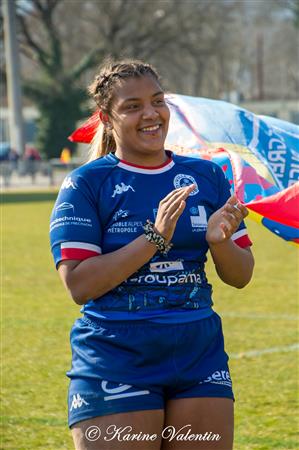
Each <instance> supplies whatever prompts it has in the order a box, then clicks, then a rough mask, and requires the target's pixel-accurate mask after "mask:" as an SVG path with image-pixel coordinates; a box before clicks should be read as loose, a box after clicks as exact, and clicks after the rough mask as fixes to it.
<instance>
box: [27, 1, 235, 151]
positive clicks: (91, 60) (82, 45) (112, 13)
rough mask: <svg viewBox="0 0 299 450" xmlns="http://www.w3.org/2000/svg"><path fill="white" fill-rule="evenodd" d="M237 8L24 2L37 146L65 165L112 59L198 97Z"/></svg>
mask: <svg viewBox="0 0 299 450" xmlns="http://www.w3.org/2000/svg"><path fill="white" fill-rule="evenodd" d="M235 3H237V2H234V1H230V2H225V1H220V2H207V1H206V0H198V1H197V2H191V1H189V2H182V1H180V0H152V1H151V2H149V1H148V0H138V1H135V0H100V1H96V0H86V1H75V0H68V1H64V0H27V1H24V0H23V1H20V2H19V3H18V6H19V7H18V19H19V26H20V44H21V49H22V52H23V54H24V55H25V56H26V58H27V59H28V58H29V59H30V60H32V61H34V65H33V66H32V67H31V71H30V72H29V76H28V75H27V76H26V77H25V79H24V92H25V94H26V95H27V96H28V97H29V98H30V99H31V100H32V101H33V102H34V104H35V105H36V106H37V108H38V110H39V112H40V119H39V123H38V136H37V142H36V144H37V146H38V148H39V149H40V150H41V152H42V153H43V154H44V155H47V156H48V157H57V156H58V155H59V154H60V152H61V148H63V147H64V146H65V145H66V144H67V136H68V135H69V134H70V133H71V131H72V130H73V129H74V128H75V126H76V122H77V121H78V120H79V119H80V118H82V117H84V116H86V114H87V107H88V104H87V101H86V100H87V96H86V94H85V92H84V90H83V89H82V87H81V86H82V85H85V84H87V80H86V78H87V77H88V76H89V74H90V69H92V68H94V67H95V66H96V65H97V64H99V63H100V62H101V60H102V58H103V57H104V56H105V55H107V54H110V55H112V56H114V57H123V56H129V57H138V58H142V59H144V60H147V61H150V62H152V63H154V64H156V65H157V66H158V67H159V71H160V72H161V73H162V75H164V77H165V78H166V79H167V81H168V85H169V87H170V88H171V89H172V90H177V89H178V88H179V87H180V86H181V88H182V90H184V91H185V92H187V93H190V94H193V95H196V94H198V93H199V92H200V88H201V83H202V78H203V75H204V68H205V66H206V63H207V61H208V60H209V59H210V58H211V57H212V56H213V55H216V54H217V52H218V50H217V41H219V39H220V38H221V33H222V30H223V26H222V27H220V26H219V25H220V23H221V22H222V23H225V19H227V18H228V16H229V14H230V12H231V11H232V9H233V5H234V4H235ZM223 40H224V39H223ZM173 69H174V71H173ZM68 145H70V144H68Z"/></svg>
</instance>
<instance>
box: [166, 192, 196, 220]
mask: <svg viewBox="0 0 299 450" xmlns="http://www.w3.org/2000/svg"><path fill="white" fill-rule="evenodd" d="M192 190H193V189H192V188H189V186H188V188H183V190H182V191H180V192H178V193H176V194H175V195H174V196H173V197H172V198H170V199H169V200H168V202H167V203H165V204H164V212H165V214H166V215H167V216H170V215H171V214H172V213H173V211H175V210H176V209H177V208H178V207H179V205H180V203H181V201H182V200H186V198H187V197H188V196H189V194H190V192H192Z"/></svg>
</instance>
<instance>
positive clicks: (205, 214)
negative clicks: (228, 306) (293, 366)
mask: <svg viewBox="0 0 299 450" xmlns="http://www.w3.org/2000/svg"><path fill="white" fill-rule="evenodd" d="M90 93H91V94H92V95H93V97H94V100H95V102H96V104H97V107H98V109H99V114H100V117H101V121H102V123H101V125H100V127H99V130H98V132H97V135H96V137H95V140H94V145H93V150H94V152H95V153H94V154H93V157H92V158H91V159H92V161H90V162H89V163H88V164H86V165H84V166H82V167H80V168H78V169H76V170H75V171H73V172H72V173H71V174H70V175H69V176H68V177H67V178H66V179H65V180H64V182H63V184H62V187H61V190H60V193H59V196H58V199H57V201H56V204H55V206H54V209H53V213H52V218H51V245H52V252H53V256H54V259H55V263H56V266H57V268H58V272H59V275H60V277H61V279H62V281H63V283H64V285H65V287H66V289H67V290H68V291H69V292H70V294H71V296H72V298H73V300H74V301H75V302H76V303H77V304H79V305H83V308H82V312H83V313H84V315H83V317H82V318H80V319H78V320H77V321H76V322H75V324H74V327H73V329H72V332H71V345H72V352H73V362H72V369H71V370H70V372H69V373H68V376H69V377H70V379H71V382H70V388H69V426H70V427H71V430H72V434H73V438H74V442H75V447H76V449H78V450H79V449H80V450H82V449H103V450H107V449H115V450H117V449H130V450H132V449H142V450H147V449H148V450H150V449H157V450H158V449H159V450H160V449H163V450H168V449H176V450H184V449H197V450H200V449H205V450H208V449H213V450H214V449H221V450H229V449H231V448H232V442H233V392H232V383H231V379H230V375H229V369H228V365H227V361H228V356H227V355H226V353H225V351H224V343H223V334H222V328H221V320H220V318H219V316H218V315H217V314H216V313H215V312H214V311H213V309H212V304H213V303H212V298H211V292H212V289H211V285H210V284H209V283H208V281H207V278H206V275H205V271H204V265H205V261H206V253H207V251H208V250H210V252H211V255H212V258H213V261H214V263H215V266H216V270H217V273H218V274H219V277H220V278H221V279H222V280H223V281H224V282H225V283H227V284H229V285H231V286H235V287H236V288H242V287H244V286H245V285H246V284H247V283H248V282H249V281H250V279H251V276H252V271H253V265H254V262H253V257H252V254H251V251H250V249H249V247H250V245H251V242H250V239H249V237H248V235H247V231H246V227H245V225H244V222H243V219H244V218H245V217H246V215H247V210H246V208H245V207H244V206H243V205H241V204H240V203H239V202H238V200H237V198H236V197H235V196H231V194H230V186H229V183H228V182H227V180H226V179H225V177H224V175H223V173H222V170H221V168H219V167H218V166H217V165H216V164H214V163H212V162H210V161H205V160H201V159H194V158H188V157H183V156H178V155H174V154H172V153H171V152H169V151H167V150H166V149H165V148H164V142H165V138H166V135H167V129H168V123H169V109H168V107H167V104H166V103H165V100H164V92H163V88H162V87H161V83H160V80H159V77H158V75H157V73H156V71H155V70H154V69H153V68H152V67H151V66H149V65H148V64H144V63H142V62H139V61H121V62H113V61H110V62H106V63H105V64H104V65H103V66H102V68H101V70H100V73H99V75H98V76H96V78H95V81H94V82H93V84H92V85H91V86H90Z"/></svg>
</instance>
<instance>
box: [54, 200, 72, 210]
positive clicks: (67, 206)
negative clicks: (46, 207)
mask: <svg viewBox="0 0 299 450" xmlns="http://www.w3.org/2000/svg"><path fill="white" fill-rule="evenodd" d="M69 209H71V210H72V211H73V212H74V210H75V208H74V205H72V204H71V203H68V202H63V203H60V205H58V206H57V207H56V209H55V211H56V212H59V211H66V210H69Z"/></svg>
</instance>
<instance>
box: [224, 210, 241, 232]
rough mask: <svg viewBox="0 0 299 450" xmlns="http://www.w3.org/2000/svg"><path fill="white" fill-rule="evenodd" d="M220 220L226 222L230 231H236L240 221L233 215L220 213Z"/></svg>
mask: <svg viewBox="0 0 299 450" xmlns="http://www.w3.org/2000/svg"><path fill="white" fill-rule="evenodd" d="M221 215H222V218H223V219H224V220H226V221H227V222H228V224H229V225H230V227H231V228H232V230H237V229H238V228H239V225H240V222H241V219H237V218H236V217H235V216H234V214H232V213H229V212H226V211H222V213H221Z"/></svg>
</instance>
